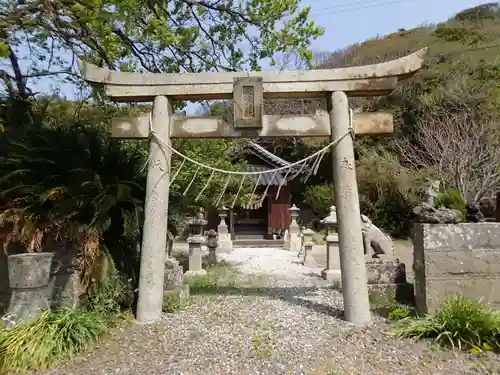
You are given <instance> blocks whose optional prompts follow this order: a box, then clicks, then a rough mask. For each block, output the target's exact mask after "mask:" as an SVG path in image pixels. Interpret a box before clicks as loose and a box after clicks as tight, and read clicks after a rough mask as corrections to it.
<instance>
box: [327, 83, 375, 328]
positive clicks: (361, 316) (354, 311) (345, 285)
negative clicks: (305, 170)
mask: <svg viewBox="0 0 500 375" xmlns="http://www.w3.org/2000/svg"><path fill="white" fill-rule="evenodd" d="M328 99H329V100H328V110H329V112H330V127H331V138H332V140H335V139H338V138H340V137H342V136H344V134H345V133H346V132H347V131H348V130H349V126H350V116H349V103H348V99H347V95H346V94H345V93H344V92H341V91H336V92H333V93H331V94H330V95H329V97H328ZM332 159H333V160H332V165H333V183H334V189H335V203H336V207H337V212H338V217H339V218H340V220H339V223H338V230H339V252H340V270H341V275H342V292H343V299H344V314H345V318H346V320H347V321H348V322H352V323H354V324H357V325H364V324H367V323H369V322H370V321H371V316H370V302H369V300H368V284H367V275H366V265H365V257H364V251H363V237H362V235H361V213H360V209H359V196H358V186H357V183H356V169H355V162H354V146H353V139H352V137H351V136H350V135H347V136H345V137H344V138H342V140H340V141H339V142H338V143H337V145H335V146H334V147H333V150H332Z"/></svg>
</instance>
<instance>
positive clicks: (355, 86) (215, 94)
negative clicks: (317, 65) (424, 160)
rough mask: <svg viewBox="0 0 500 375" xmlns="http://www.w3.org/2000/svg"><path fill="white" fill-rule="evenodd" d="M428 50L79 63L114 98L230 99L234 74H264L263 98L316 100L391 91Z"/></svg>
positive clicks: (418, 66)
mask: <svg viewBox="0 0 500 375" xmlns="http://www.w3.org/2000/svg"><path fill="white" fill-rule="evenodd" d="M426 52H427V48H423V49H421V50H419V51H417V52H414V53H412V54H410V55H407V56H404V57H401V58H399V59H396V60H391V61H387V62H384V63H380V64H373V65H365V66H355V67H349V68H339V69H318V70H295V71H282V72H206V73H131V72H119V71H112V70H108V69H105V68H99V67H97V66H95V65H92V64H87V63H85V62H82V61H79V62H78V63H79V67H80V72H81V75H82V78H83V79H84V80H86V81H87V82H89V83H90V84H92V85H94V86H96V87H101V88H103V89H104V92H105V94H106V95H107V96H108V97H109V98H110V99H112V100H115V101H124V102H132V101H136V102H146V101H152V100H153V98H154V97H155V96H158V95H165V96H168V97H170V98H172V99H173V100H219V99H231V98H232V97H233V85H234V82H235V78H242V77H261V78H262V90H263V96H264V98H289V97H295V98H317V97H324V96H325V95H326V93H327V92H332V91H344V92H345V93H346V94H347V95H348V96H352V97H355V96H378V95H387V94H389V93H390V92H391V91H392V90H394V89H395V88H396V85H397V83H398V82H399V81H401V80H403V79H406V78H409V77H411V76H412V75H414V74H415V73H417V72H418V70H420V69H421V68H422V66H423V62H424V56H425V54H426Z"/></svg>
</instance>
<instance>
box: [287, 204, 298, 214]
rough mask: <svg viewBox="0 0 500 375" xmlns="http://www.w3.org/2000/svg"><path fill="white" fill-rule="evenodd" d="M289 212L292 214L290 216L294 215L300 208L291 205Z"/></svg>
mask: <svg viewBox="0 0 500 375" xmlns="http://www.w3.org/2000/svg"><path fill="white" fill-rule="evenodd" d="M289 211H290V212H291V213H292V214H296V213H298V212H299V211H300V208H298V207H297V206H296V205H293V206H292V207H290V208H289Z"/></svg>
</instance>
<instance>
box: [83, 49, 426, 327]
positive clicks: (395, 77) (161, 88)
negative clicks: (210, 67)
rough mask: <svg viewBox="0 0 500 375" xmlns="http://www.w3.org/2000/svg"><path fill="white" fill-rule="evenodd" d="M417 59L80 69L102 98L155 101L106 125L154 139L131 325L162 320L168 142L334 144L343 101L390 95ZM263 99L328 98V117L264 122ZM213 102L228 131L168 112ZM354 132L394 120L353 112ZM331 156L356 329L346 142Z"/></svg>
mask: <svg viewBox="0 0 500 375" xmlns="http://www.w3.org/2000/svg"><path fill="white" fill-rule="evenodd" d="M425 53H426V49H422V50H420V51H418V52H415V53H413V54H411V55H408V56H405V57H402V58H400V59H397V60H393V61H389V62H385V63H381V64H374V65H366V66H359V67H350V68H341V69H330V70H306V71H283V72H236V73H233V72H228V73H226V72H223V73H219V72H207V73H181V74H172V73H165V74H164V73H129V72H118V71H110V70H108V69H104V68H99V67H97V66H94V65H90V64H86V63H82V62H80V71H81V74H82V76H83V78H84V79H85V80H86V81H87V82H89V83H90V84H92V85H93V86H96V87H99V88H102V89H103V90H104V93H105V94H106V95H107V97H108V98H109V99H111V100H114V101H117V102H151V101H152V102H153V109H152V114H151V115H146V116H142V117H137V118H118V119H113V122H112V136H114V137H118V138H147V137H149V136H150V134H152V133H151V132H152V131H154V134H155V135H156V136H157V137H158V138H156V137H154V136H153V137H151V139H150V149H149V152H150V162H149V165H148V171H147V184H146V203H145V220H144V230H143V239H142V248H141V264H140V279H139V295H138V305H137V314H136V319H137V321H138V322H139V323H143V324H149V323H154V322H156V321H158V320H159V319H160V317H161V310H162V299H163V278H164V270H165V259H166V252H165V246H166V243H167V238H166V237H167V216H168V196H169V180H170V155H171V154H170V152H171V151H170V150H169V149H168V147H166V146H165V144H167V145H169V144H170V140H171V139H172V138H228V137H291V136H300V137H310V136H314V137H321V136H325V137H327V136H329V137H331V139H332V140H335V139H338V138H341V137H343V136H344V135H345V133H346V132H348V131H349V130H350V126H351V124H350V123H351V121H350V115H349V105H348V97H362V96H377V95H387V94H389V93H391V92H392V91H393V90H394V89H395V88H396V86H397V84H398V82H399V81H401V80H403V79H405V78H408V77H411V76H412V75H414V74H415V73H416V72H417V71H418V70H419V69H420V68H421V67H422V65H423V57H424V55H425ZM265 98H266V99H274V98H276V99H279V98H304V99H306V98H307V99H312V98H326V99H327V107H328V109H327V110H326V111H325V110H322V109H318V108H317V109H315V111H314V113H311V114H307V115H285V116H274V115H266V114H264V113H263V100H264V99H265ZM221 99H233V111H234V124H229V123H226V122H225V120H224V119H223V118H222V117H214V116H211V117H185V116H176V115H173V114H172V106H171V101H183V100H221ZM352 127H353V128H354V132H355V134H357V135H379V134H388V133H391V132H392V131H393V121H392V115H391V114H388V113H359V114H354V116H353V119H352ZM159 139H161V140H162V142H160V141H159ZM332 155H333V156H332V157H333V176H334V188H335V202H336V207H337V215H338V219H339V220H338V236H339V247H340V266H341V272H342V289H343V294H344V311H345V318H346V320H347V321H349V322H352V323H355V324H360V325H361V324H365V323H368V322H369V321H370V320H371V316H370V306H369V301H368V286H367V276H366V266H365V258H364V253H363V239H362V234H361V217H360V209H359V198H358V187H357V183H356V172H355V162H354V148H353V139H352V137H348V136H347V137H343V138H342V139H341V140H340V141H339V142H338V143H337V145H336V146H335V147H334V148H333V152H332Z"/></svg>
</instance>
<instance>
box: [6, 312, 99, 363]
mask: <svg viewBox="0 0 500 375" xmlns="http://www.w3.org/2000/svg"><path fill="white" fill-rule="evenodd" d="M106 323H107V322H106V320H105V319H104V317H103V316H101V315H100V314H98V313H96V312H84V311H66V310H60V311H44V312H43V313H42V314H41V315H40V316H39V317H38V318H37V319H35V320H33V321H32V322H30V323H28V324H25V325H19V326H17V327H15V328H13V329H12V330H9V331H7V330H1V331H0V372H2V371H5V372H9V371H11V372H24V371H31V370H44V369H49V368H52V367H55V366H57V365H58V364H59V363H61V362H63V361H65V360H68V359H69V358H71V357H72V356H74V355H75V354H77V353H79V352H81V351H83V350H85V349H87V348H88V347H89V346H90V345H91V344H92V343H95V342H96V341H97V340H99V338H101V337H102V336H103V335H104V334H105V333H106V332H107V329H108V327H107V324H106Z"/></svg>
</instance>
